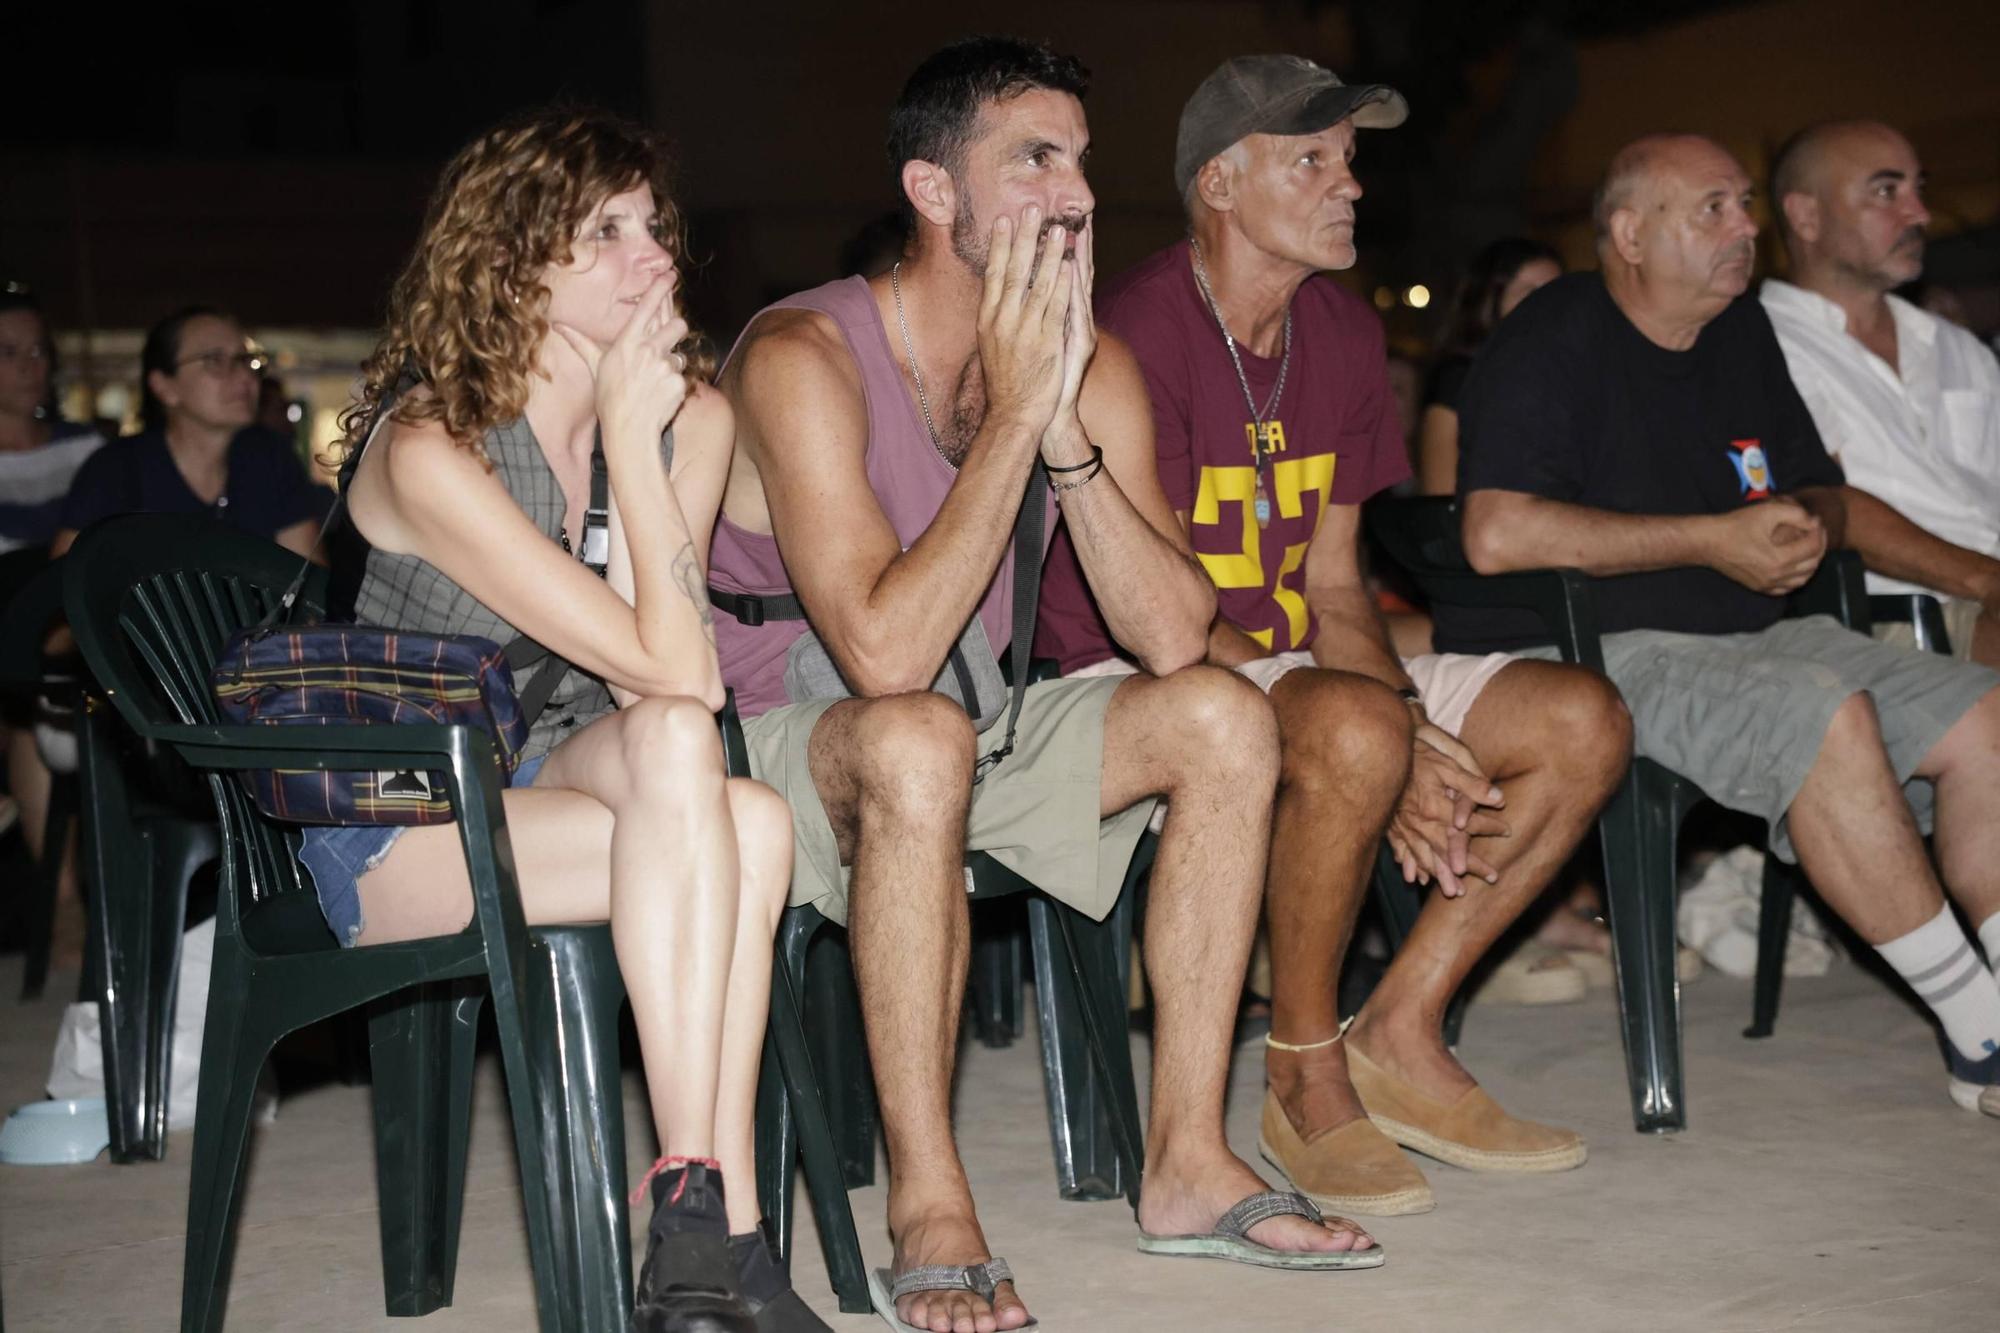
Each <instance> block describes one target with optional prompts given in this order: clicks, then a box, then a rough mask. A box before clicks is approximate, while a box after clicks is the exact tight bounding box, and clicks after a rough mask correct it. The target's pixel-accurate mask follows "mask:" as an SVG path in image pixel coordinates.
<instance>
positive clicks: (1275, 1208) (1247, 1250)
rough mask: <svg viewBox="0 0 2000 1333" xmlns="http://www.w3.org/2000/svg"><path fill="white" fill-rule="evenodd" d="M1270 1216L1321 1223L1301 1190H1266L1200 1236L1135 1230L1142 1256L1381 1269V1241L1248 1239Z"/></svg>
mask: <svg viewBox="0 0 2000 1333" xmlns="http://www.w3.org/2000/svg"><path fill="white" fill-rule="evenodd" d="M1274 1217H1303V1218H1306V1219H1308V1220H1309V1221H1313V1222H1322V1221H1325V1219H1324V1218H1323V1217H1321V1216H1320V1211H1319V1209H1318V1208H1316V1207H1314V1206H1313V1201H1312V1200H1311V1199H1308V1198H1306V1197H1305V1196H1304V1195H1303V1194H1293V1193H1290V1192H1288V1191H1285V1190H1265V1191H1264V1192H1263V1193H1261V1194H1253V1195H1251V1196H1250V1197H1249V1198H1247V1199H1245V1200H1243V1201H1242V1202H1241V1203H1239V1204H1237V1205H1236V1206H1235V1207H1234V1208H1231V1209H1230V1210H1229V1211H1228V1212H1226V1213H1224V1214H1223V1215H1222V1217H1221V1218H1220V1219H1219V1220H1218V1221H1217V1222H1216V1224H1215V1230H1213V1231H1211V1232H1209V1233H1208V1234H1207V1235H1205V1236H1155V1235H1153V1234H1152V1233H1150V1232H1146V1231H1142V1232H1140V1233H1139V1252H1140V1253H1141V1254H1163V1255H1168V1256H1170V1257H1173V1256H1181V1257H1188V1258H1196V1259H1227V1260H1229V1262H1231V1263H1237V1264H1255V1265H1257V1266H1258V1267H1259V1268H1297V1269H1306V1270H1310V1271H1321V1270H1327V1269H1337V1268H1380V1267H1381V1266H1382V1261H1383V1258H1384V1255H1383V1253H1382V1245H1381V1242H1379V1241H1378V1242H1376V1243H1375V1244H1373V1245H1371V1246H1369V1247H1368V1248H1367V1249H1365V1250H1328V1251H1324V1252H1315V1251H1302V1250H1274V1249H1272V1248H1271V1247H1270V1246H1268V1245H1259V1244H1258V1243H1257V1242H1256V1241H1254V1240H1251V1239H1250V1228H1251V1227H1254V1226H1256V1225H1257V1224H1258V1223H1259V1222H1264V1221H1268V1220H1270V1219H1271V1218H1274Z"/></svg>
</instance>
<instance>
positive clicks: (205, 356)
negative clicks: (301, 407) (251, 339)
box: [174, 348, 271, 379]
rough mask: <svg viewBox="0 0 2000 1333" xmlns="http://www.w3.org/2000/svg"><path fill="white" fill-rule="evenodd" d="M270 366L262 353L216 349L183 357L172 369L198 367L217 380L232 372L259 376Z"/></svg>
mask: <svg viewBox="0 0 2000 1333" xmlns="http://www.w3.org/2000/svg"><path fill="white" fill-rule="evenodd" d="M270 364H271V358H270V357H268V356H266V355H264V353H262V352H225V351H223V350H222V349H221V348H217V349H215V350H214V351H210V352H197V353H195V354H194V355H193V356H184V357H182V358H181V359H180V360H178V361H176V362H174V369H175V370H179V369H181V368H182V367H183V366H195V365H198V366H200V367H201V368H202V369H203V370H205V371H207V372H208V373H209V374H211V375H213V376H215V377H216V378H217V379H221V378H222V377H223V376H224V375H227V374H228V373H229V372H230V371H232V370H247V371H249V372H250V373H251V374H252V375H261V374H263V373H264V368H265V367H267V366H269V365H270Z"/></svg>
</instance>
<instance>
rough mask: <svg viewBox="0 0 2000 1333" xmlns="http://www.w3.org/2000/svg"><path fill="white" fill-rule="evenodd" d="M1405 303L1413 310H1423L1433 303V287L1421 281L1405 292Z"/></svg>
mask: <svg viewBox="0 0 2000 1333" xmlns="http://www.w3.org/2000/svg"><path fill="white" fill-rule="evenodd" d="M1403 303H1404V304H1405V305H1407V306H1409V307H1410V309H1412V310H1422V309H1423V308H1424V307H1425V306H1427V305H1429V304H1430V303H1431V289H1430V288H1428V287H1426V286H1424V285H1423V284H1422V283H1421V282H1420V283H1418V284H1417V285H1416V286H1414V287H1411V288H1409V289H1408V290H1406V291H1405V292H1404V293H1403Z"/></svg>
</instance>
